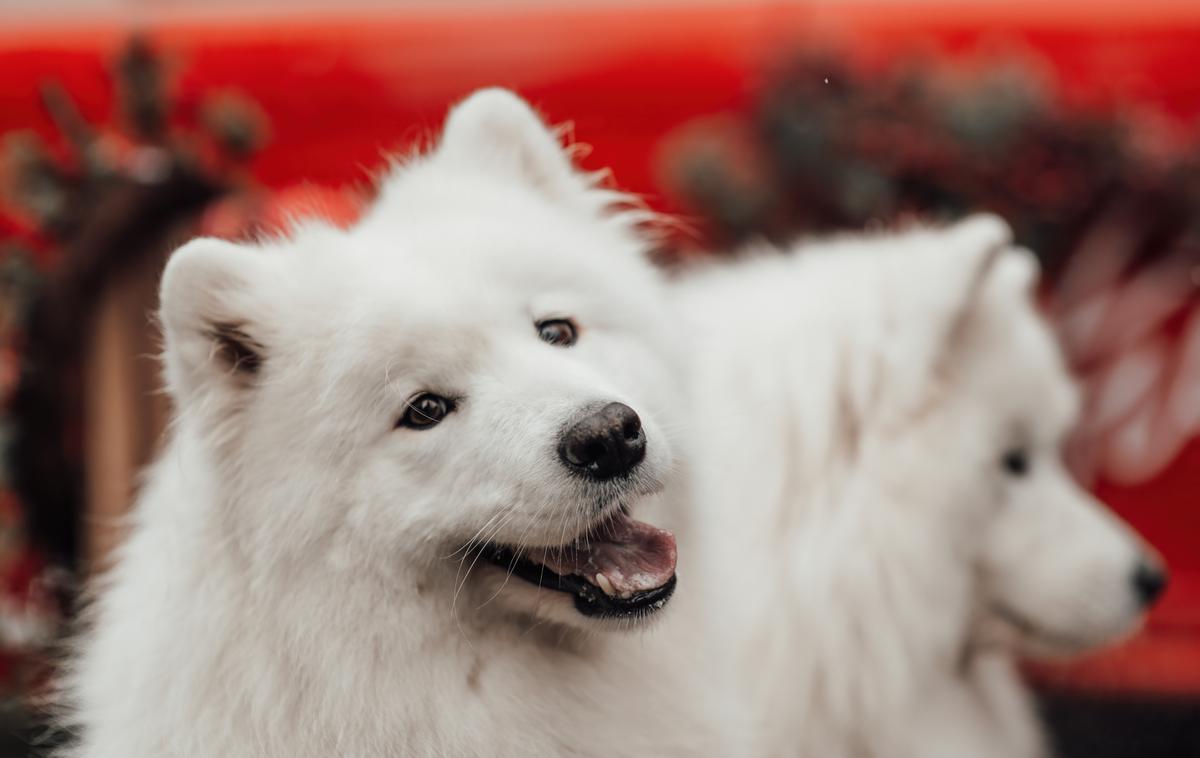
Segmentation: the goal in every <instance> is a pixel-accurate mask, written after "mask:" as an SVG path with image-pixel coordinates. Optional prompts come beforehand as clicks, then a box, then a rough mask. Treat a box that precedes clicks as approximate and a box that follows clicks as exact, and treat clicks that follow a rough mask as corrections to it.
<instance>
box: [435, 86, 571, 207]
mask: <svg viewBox="0 0 1200 758" xmlns="http://www.w3.org/2000/svg"><path fill="white" fill-rule="evenodd" d="M437 155H438V157H439V158H440V159H442V160H447V161H453V162H462V163H465V164H468V165H471V166H474V167H477V168H486V169H490V170H494V171H499V172H503V173H504V174H505V175H506V176H507V177H508V178H511V179H515V180H517V181H520V182H522V183H524V184H526V185H527V186H530V187H533V188H535V189H537V190H538V191H540V192H542V193H544V194H546V195H547V196H548V197H550V198H551V199H564V198H566V197H568V196H570V195H571V194H576V193H579V192H581V191H583V190H584V189H585V188H586V183H585V181H584V179H583V177H582V176H581V175H580V174H579V173H578V172H576V171H575V169H574V167H573V166H572V164H571V160H570V157H569V156H568V155H567V152H566V150H564V148H563V146H562V143H561V142H560V141H559V138H558V136H557V135H556V134H555V133H554V132H553V131H551V130H550V128H549V127H547V126H546V124H545V122H543V121H542V119H541V118H540V117H539V116H538V115H537V114H536V113H535V112H534V110H533V108H531V107H530V106H529V104H528V103H527V102H525V101H524V100H522V99H521V98H520V97H518V96H517V95H516V94H514V93H512V92H510V91H508V90H505V89H498V88H495V89H484V90H479V91H478V92H476V93H474V94H473V95H471V96H470V97H468V98H467V99H466V100H463V101H462V102H461V103H459V104H458V105H457V106H455V107H454V109H453V110H452V111H450V116H449V117H448V118H447V119H446V126H445V129H444V130H443V132H442V138H441V142H440V143H439V145H438V149H437Z"/></svg>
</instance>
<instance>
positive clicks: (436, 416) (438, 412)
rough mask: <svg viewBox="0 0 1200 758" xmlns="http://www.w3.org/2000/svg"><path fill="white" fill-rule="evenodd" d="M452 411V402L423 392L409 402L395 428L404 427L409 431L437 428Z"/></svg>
mask: <svg viewBox="0 0 1200 758" xmlns="http://www.w3.org/2000/svg"><path fill="white" fill-rule="evenodd" d="M452 410H454V401H453V400H448V399H446V398H444V397H442V396H441V395H435V394H433V393H432V392H423V393H421V394H420V395H417V396H416V397H414V398H413V399H412V400H410V401H409V403H408V407H406V408H405V409H404V415H402V416H401V417H400V421H399V422H398V423H397V424H396V426H406V427H408V428H409V429H428V428H430V427H433V426H437V425H438V423H439V422H441V420H442V419H444V418H446V416H447V415H448V414H449V413H450V411H452Z"/></svg>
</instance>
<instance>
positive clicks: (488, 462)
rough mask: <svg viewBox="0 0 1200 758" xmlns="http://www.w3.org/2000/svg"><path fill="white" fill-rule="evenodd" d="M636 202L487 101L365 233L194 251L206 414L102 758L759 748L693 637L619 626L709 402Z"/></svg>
mask: <svg viewBox="0 0 1200 758" xmlns="http://www.w3.org/2000/svg"><path fill="white" fill-rule="evenodd" d="M621 201H622V198H621V196H619V195H617V194H615V193H613V192H611V191H608V190H604V189H601V188H598V187H596V186H595V183H594V182H593V181H591V178H590V177H587V176H584V175H582V174H579V173H577V172H576V171H575V170H574V169H573V167H572V166H571V164H570V161H569V159H568V158H567V157H566V154H565V153H564V151H563V150H562V148H561V146H560V144H559V142H558V139H557V137H556V136H555V135H554V134H553V133H551V132H550V131H548V130H547V129H546V128H545V127H544V126H543V124H542V123H541V122H540V121H539V120H538V118H537V117H536V116H535V115H534V113H533V112H532V111H531V110H530V109H529V107H528V106H526V105H525V104H524V103H523V102H522V101H520V100H519V99H517V98H516V97H515V96H513V95H511V94H510V93H507V92H503V91H483V92H480V93H477V94H476V95H474V96H472V97H471V98H470V99H468V100H467V101H465V102H464V103H463V104H461V105H460V106H458V108H457V109H455V110H454V111H453V113H452V114H451V116H450V117H449V119H448V122H447V125H446V127H445V131H444V134H443V136H442V138H441V140H440V143H439V145H438V146H437V148H436V149H434V150H433V151H432V152H431V153H430V154H428V155H426V156H423V157H419V158H416V159H414V160H413V161H411V162H409V163H408V165H402V166H398V167H397V168H395V170H394V172H393V173H392V175H391V176H389V177H388V178H387V179H386V180H385V183H384V185H383V187H382V194H381V198H380V200H379V201H378V203H377V205H376V206H375V208H374V210H373V211H372V212H370V213H369V214H368V215H367V216H366V218H365V219H364V220H363V221H362V222H361V223H359V224H358V225H357V226H356V227H355V228H353V229H352V230H350V231H349V232H341V231H337V230H335V229H332V228H329V227H326V226H321V225H316V226H308V227H305V228H301V229H298V230H296V231H295V233H294V234H293V235H292V236H291V237H290V238H288V239H284V240H278V241H275V242H266V243H263V244H259V245H237V244H232V243H228V242H221V241H217V240H212V239H200V240H196V241H193V242H191V243H189V244H187V245H185V246H184V247H183V248H182V249H180V250H179V251H177V252H176V253H175V254H174V256H173V257H172V258H171V260H170V263H169V265H168V266H167V270H166V273H165V275H164V277H163V282H162V293H161V300H162V302H161V320H162V323H163V326H164V331H165V340H166V351H165V363H166V375H167V384H168V388H169V391H170V394H171V396H172V398H173V400H174V402H175V406H176V409H177V415H176V418H175V421H174V424H173V429H172V435H171V441H170V443H169V446H168V448H167V449H166V451H165V452H164V454H163V455H162V458H161V460H159V461H158V463H157V464H156V465H155V466H154V467H153V468H152V470H151V471H150V472H149V476H148V480H147V482H146V484H145V487H144V492H143V494H142V495H141V497H140V499H139V502H138V503H137V505H136V510H135V514H134V521H135V525H134V527H133V531H132V534H131V536H130V537H129V539H128V541H127V543H126V544H125V545H124V547H123V549H122V550H121V553H120V556H119V560H118V563H117V565H116V566H115V568H114V570H113V571H112V572H111V574H110V575H109V577H108V578H107V580H106V582H105V585H106V586H105V587H104V588H103V589H102V591H101V593H100V596H99V598H98V601H97V603H96V607H95V609H94V612H93V617H94V618H93V625H94V629H93V631H92V632H91V633H90V635H89V636H88V637H87V639H86V640H85V641H84V644H83V649H82V655H81V657H80V659H79V660H78V662H77V665H76V670H75V672H74V675H73V677H72V684H71V685H70V686H69V688H68V691H69V700H70V702H69V704H68V705H69V708H70V709H71V710H72V711H73V714H72V716H71V718H72V720H73V722H74V723H75V724H76V728H77V729H78V731H79V734H80V744H79V745H78V746H77V747H75V748H74V749H73V752H72V753H71V754H73V755H74V754H77V755H79V756H83V757H85V758H132V757H134V756H139V757H141V756H145V757H147V758H148V757H149V756H155V757H156V758H185V757H186V758H203V757H205V756H212V757H213V758H236V757H237V756H256V757H260V758H266V757H270V758H305V757H306V756H307V757H311V758H330V757H331V756H347V757H348V758H372V757H375V756H378V757H380V758H383V757H385V756H386V757H387V758H395V757H396V756H446V757H447V758H451V757H458V756H563V755H570V756H683V755H689V756H690V755H719V754H724V753H729V752H730V751H731V750H732V748H729V747H727V746H726V745H725V744H724V743H722V742H720V741H719V739H720V735H719V734H718V730H719V729H723V728H725V726H724V725H725V724H727V723H728V719H726V718H717V717H716V716H717V715H719V712H718V711H715V710H710V706H709V705H708V704H707V700H708V698H707V696H706V695H705V693H708V692H712V690H710V689H709V688H707V687H705V686H703V683H702V682H701V681H700V680H699V679H698V677H701V676H704V675H705V674H706V669H705V667H704V666H703V665H701V664H702V663H703V661H702V660H699V657H700V656H701V655H702V654H703V651H702V648H700V647H699V646H696V645H687V644H680V641H681V640H684V639H686V638H687V637H688V635H689V634H690V632H688V630H686V629H683V630H680V631H679V632H678V633H676V634H671V635H669V636H668V637H667V639H668V640H669V641H668V642H666V644H663V643H662V642H661V640H663V638H664V634H665V633H666V632H668V631H669V629H670V625H669V624H667V625H663V626H662V627H661V628H660V629H655V630H651V632H648V633H647V634H645V635H636V636H631V635H623V634H618V633H616V632H617V631H619V630H620V629H624V628H638V627H641V626H643V624H644V622H645V621H647V620H649V619H650V618H651V617H654V616H656V615H658V612H659V610H660V609H661V608H662V607H663V606H664V605H665V604H666V603H667V601H668V599H669V598H670V597H671V594H672V592H673V590H674V588H675V560H676V558H675V542H674V538H673V537H672V535H671V534H670V533H669V532H665V531H662V530H660V529H657V528H654V527H651V526H649V525H647V524H645V523H643V522H640V521H636V520H634V519H633V518H632V517H631V516H630V515H629V514H630V511H631V510H636V509H639V508H641V507H643V505H644V504H643V502H642V501H645V500H650V499H653V498H654V497H655V496H656V493H658V492H660V491H661V490H663V489H664V488H667V489H670V488H671V479H672V475H673V472H674V470H675V469H674V468H673V464H672V453H671V449H672V445H671V440H670V439H669V437H670V433H671V431H672V430H673V428H674V427H675V425H676V424H675V422H674V421H673V420H672V415H673V414H675V413H678V412H680V410H681V409H680V407H679V402H678V400H679V399H678V398H677V397H676V395H677V382H676V377H677V375H678V366H677V365H676V363H677V360H678V359H677V356H676V350H675V345H676V343H677V340H676V339H675V336H674V334H673V329H674V324H673V321H672V318H671V316H670V314H669V312H668V311H667V310H666V302H665V298H664V297H663V295H662V293H661V290H660V282H659V280H658V277H657V275H656V274H655V272H654V271H653V269H652V268H651V267H650V266H649V265H648V264H647V263H645V262H644V260H643V256H642V253H643V246H644V241H643V240H642V239H641V238H640V237H639V236H638V234H636V233H635V231H634V227H635V226H636V225H637V222H638V220H639V214H638V212H636V211H629V210H622V209H621V208H620V207H618V206H619V205H620V203H621ZM635 409H636V410H635ZM693 677H695V678H697V680H696V681H691V678H693ZM681 693H687V696H686V697H684V696H681ZM714 694H715V693H714Z"/></svg>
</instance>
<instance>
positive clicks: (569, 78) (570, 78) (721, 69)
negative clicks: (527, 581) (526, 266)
mask: <svg viewBox="0 0 1200 758" xmlns="http://www.w3.org/2000/svg"><path fill="white" fill-rule="evenodd" d="M9 21H10V22H9V23H7V24H6V26H5V27H4V28H2V29H0V133H3V132H6V131H9V130H14V129H30V128H32V129H34V130H35V131H38V132H39V133H41V134H42V135H43V136H45V137H46V139H48V140H51V141H53V140H54V139H56V138H57V137H56V133H55V131H54V129H53V128H52V124H51V122H50V121H49V118H48V116H47V114H46V113H45V111H44V110H43V108H42V107H41V105H40V103H39V99H38V96H37V87H38V85H39V83H40V82H42V81H44V80H46V79H55V80H57V81H58V82H60V83H61V84H62V85H63V86H64V88H65V89H66V90H67V91H68V92H70V94H71V95H72V96H73V97H74V98H75V99H76V100H77V102H78V104H79V106H80V109H81V110H82V112H83V114H84V115H85V116H86V117H87V118H88V119H89V120H92V121H96V122H103V121H105V120H107V119H108V118H109V116H110V114H111V110H112V101H113V93H112V91H111V84H110V82H111V79H110V77H109V76H108V71H107V67H108V66H109V65H111V61H113V60H114V58H115V57H116V54H117V53H118V51H119V50H120V49H121V47H122V45H123V44H124V43H125V42H126V41H127V39H128V36H129V33H130V32H131V31H140V32H144V33H146V35H147V36H148V38H149V39H150V40H151V42H152V44H153V45H154V46H155V47H156V48H157V49H159V50H160V51H162V52H163V53H165V54H166V56H167V59H168V60H169V61H170V63H171V66H172V68H173V70H174V71H175V73H176V76H175V78H174V80H173V81H174V85H173V86H174V92H175V96H176V98H177V100H178V103H179V105H180V108H179V113H180V119H181V122H182V123H189V122H195V120H196V119H198V118H199V114H198V104H199V98H200V95H201V93H209V92H211V91H212V90H213V89H221V88H229V89H234V90H237V91H239V92H241V93H243V94H245V95H248V96H249V97H250V98H252V99H253V100H255V101H257V102H258V103H259V104H260V105H261V106H262V107H263V109H264V110H265V111H266V113H267V115H268V118H269V121H270V131H271V142H270V144H269V145H268V147H267V149H265V150H264V151H263V152H262V153H261V154H260V155H259V156H258V157H257V158H255V159H254V161H253V163H252V164H251V171H252V173H253V175H254V177H255V178H256V179H257V180H258V181H260V182H261V183H263V184H265V185H267V186H269V187H271V188H275V189H284V188H290V187H293V186H294V185H297V184H300V183H309V184H314V185H319V186H329V187H340V186H344V185H347V184H359V185H362V184H365V183H366V182H367V181H368V179H369V177H370V174H371V171H372V170H373V169H375V168H377V167H379V166H380V165H381V164H382V156H383V154H384V151H388V150H392V151H394V150H404V149H406V148H407V147H409V146H411V145H413V144H416V143H420V142H421V141H422V140H426V139H428V138H429V137H430V136H431V135H432V134H434V133H435V132H436V128H437V126H438V125H439V123H440V121H441V119H442V117H443V115H444V113H445V110H446V108H447V106H448V105H449V104H450V103H452V102H453V101H455V100H456V99H458V98H461V97H463V96H464V95H466V94H467V93H468V92H470V91H471V90H473V89H475V88H477V87H480V86H486V85H503V86H508V87H512V88H514V89H516V90H518V91H520V92H521V93H522V94H523V95H525V96H526V97H528V98H529V99H531V100H532V101H533V102H534V103H535V104H536V105H537V106H538V107H539V108H540V109H541V110H542V111H543V113H544V114H545V115H546V117H547V118H548V119H549V120H550V121H552V122H562V121H567V120H570V121H571V122H572V123H573V124H574V133H575V135H576V136H577V138H578V139H579V140H581V141H583V142H585V143H587V144H589V145H591V146H592V147H593V151H592V152H591V154H590V155H587V156H586V157H585V158H583V160H582V162H583V164H584V165H585V166H586V167H588V168H593V169H595V168H601V167H605V166H610V167H612V168H613V169H614V171H615V176H616V180H617V182H618V183H619V184H620V185H621V186H623V187H624V188H627V189H630V190H633V191H636V192H639V193H642V194H643V195H645V196H646V198H647V200H648V201H649V202H650V204H651V205H653V206H655V207H656V208H658V209H660V210H667V211H677V210H678V208H675V207H673V206H672V203H671V201H670V200H669V198H667V197H666V196H665V194H664V193H663V192H662V190H661V187H660V175H659V170H658V167H657V165H656V159H657V156H658V154H659V152H658V149H659V143H660V140H661V139H662V138H663V136H664V135H666V134H667V133H668V132H670V131H672V130H673V129H675V128H676V127H678V126H680V125H681V124H683V123H685V122H687V121H688V120H690V119H692V118H695V117H698V116H707V115H712V114H716V113H720V112H724V111H735V110H741V109H745V108H747V107H748V106H749V105H750V104H751V103H752V102H753V98H754V95H755V93H756V91H757V90H758V88H759V87H760V85H761V81H762V77H763V76H764V72H766V71H768V70H770V67H771V66H772V65H773V64H774V63H775V62H776V61H778V60H779V58H780V55H781V52H782V51H783V50H786V49H788V48H790V47H792V46H794V45H796V44H801V43H802V44H805V45H808V46H809V47H810V48H812V47H831V48H835V49H846V50H848V51H850V53H851V54H852V55H853V56H854V57H856V58H857V59H858V60H859V62H861V63H862V64H863V65H865V66H866V67H867V68H868V70H869V69H870V68H871V67H874V66H882V65H884V64H885V63H887V62H888V61H890V60H893V59H894V58H895V57H896V56H897V55H899V54H902V53H903V54H908V53H911V52H912V51H913V50H918V51H922V52H925V53H928V54H934V55H950V56H954V55H959V54H962V53H967V52H971V51H975V50H978V49H980V48H981V47H997V48H1005V49H1013V50H1021V51H1029V52H1031V53H1033V54H1035V55H1036V56H1037V57H1039V58H1040V59H1042V60H1044V61H1045V62H1046V63H1047V64H1048V65H1049V66H1050V67H1051V68H1052V69H1053V71H1054V73H1055V74H1056V76H1057V78H1058V80H1059V82H1060V83H1061V84H1062V86H1063V94H1064V96H1065V97H1067V98H1069V99H1071V100H1073V101H1077V102H1079V103H1090V104H1101V105H1104V104H1112V103H1122V104H1138V103H1144V104H1149V105H1153V106H1154V107H1156V108H1159V109H1161V110H1162V111H1163V112H1165V113H1166V114H1168V115H1169V116H1170V117H1171V118H1174V119H1176V120H1178V121H1180V122H1181V123H1182V122H1187V123H1200V76H1198V75H1197V71H1200V2H1194V1H1193V0H1186V1H1185V2H1177V1H1174V0H1169V1H1167V2H1154V3H1140V4H1129V3H1116V2H1101V3H1089V2H1062V3H1058V4H1053V5H1052V4H1047V3H1040V2H1029V1H1028V0H1019V1H1018V2H1011V3H1004V4H1002V3H987V4H983V5H970V4H965V3H964V4H962V5H959V4H949V3H898V2H878V3H870V2H853V1H851V2H845V3H838V4H830V5H826V4H822V3H799V4H769V3H736V4H729V5H723V4H720V3H706V4H703V5H702V6H700V7H698V8H685V7H681V6H667V7H651V8H633V7H619V6H617V7H614V6H605V7H594V6H586V7H576V8H569V9H568V8H554V9H550V8H548V7H545V8H540V9H523V10H500V9H495V8H492V7H481V8H467V7H463V6H457V7H454V8H452V9H451V8H443V9H439V8H436V7H434V6H433V5H432V4H429V5H421V6H419V7H417V8H413V9H406V10H405V11H403V13H400V12H397V11H389V12H387V13H381V12H368V11H354V10H347V11H343V12H339V13H336V14H335V13H328V12H325V13H321V14H311V15H269V16H261V17H255V16H253V15H251V14H250V13H249V12H243V13H239V14H236V16H234V17H232V18H224V19H217V18H213V17H209V16H205V15H191V16H186V15H182V14H181V13H176V14H174V15H173V14H171V13H167V14H165V15H164V14H160V15H155V16H153V17H147V18H145V19H142V20H140V21H139V22H137V23H134V22H131V21H129V20H120V21H117V20H108V21H90V22H84V21H72V20H69V19H68V20H64V19H61V18H56V19H54V20H53V21H45V22H39V21H36V20H24V21H22V20H20V19H15V20H14V19H10V20H9ZM301 194H303V193H301ZM1099 489H1100V492H1101V494H1102V496H1103V497H1105V498H1106V499H1107V501H1108V502H1109V503H1111V504H1112V505H1113V506H1114V507H1115V508H1116V509H1117V510H1118V511H1120V512H1121V513H1122V514H1123V515H1125V516H1126V517H1127V518H1129V519H1130V520H1131V521H1132V522H1133V523H1134V524H1135V525H1136V526H1137V527H1138V528H1139V529H1140V530H1141V531H1142V532H1143V533H1144V534H1145V535H1146V536H1147V537H1148V539H1149V540H1150V541H1151V542H1152V543H1154V544H1155V545H1156V546H1158V547H1159V548H1160V549H1161V550H1162V551H1163V552H1164V553H1165V554H1166V556H1167V558H1168V561H1169V563H1170V564H1171V567H1172V570H1173V575H1174V582H1173V585H1172V588H1171V590H1170V591H1169V593H1168V595H1167V597H1166V599H1165V601H1164V602H1163V603H1162V605H1161V606H1160V607H1159V608H1158V609H1157V610H1156V612H1155V614H1154V616H1153V618H1152V621H1151V624H1150V629H1149V631H1148V633H1147V634H1145V635H1143V636H1142V637H1140V638H1139V639H1138V640H1136V641H1134V642H1133V643H1131V644H1130V645H1127V646H1125V647H1124V648H1122V649H1120V650H1118V651H1115V652H1113V653H1110V654H1106V655H1104V656H1100V657H1098V658H1095V659H1093V660H1091V661H1088V662H1085V663H1083V664H1080V665H1076V666H1073V667H1071V668H1069V669H1050V670H1049V671H1044V672H1042V673H1041V676H1043V677H1044V678H1045V679H1047V680H1048V681H1051V682H1054V683H1057V684H1059V685H1063V686H1082V687H1088V688H1092V689H1119V690H1126V691H1139V692H1155V693H1166V694H1190V695H1200V508H1198V507H1197V505H1196V499H1197V498H1196V493H1197V492H1198V491H1200V440H1193V441H1192V443H1191V444H1190V445H1189V446H1188V447H1187V449H1186V450H1185V451H1184V452H1183V453H1182V454H1181V455H1180V457H1179V458H1178V459H1177V460H1176V461H1175V463H1174V464H1172V466H1171V467H1170V469H1169V470H1168V471H1167V472H1166V473H1165V474H1163V475H1160V476H1158V477H1157V478H1155V479H1154V480H1152V481H1150V482H1148V483H1146V484H1143V485H1139V486H1136V487H1128V486H1126V487H1122V486H1117V485H1115V484H1105V483H1101V485H1100V487H1099Z"/></svg>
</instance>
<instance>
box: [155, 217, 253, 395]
mask: <svg viewBox="0 0 1200 758" xmlns="http://www.w3.org/2000/svg"><path fill="white" fill-rule="evenodd" d="M270 263H271V261H268V260H267V256H266V255H264V254H263V253H262V252H261V251H260V250H257V249H254V248H251V247H248V246H244V245H238V244H234V243H232V242H224V241H222V240H217V239H210V238H201V239H196V240H192V241H191V242H188V243H187V244H186V245H184V246H183V247H181V248H179V249H178V250H176V251H175V253H174V254H173V255H172V256H171V259H170V261H168V263H167V267H166V270H165V271H164V272H163V277H162V285H161V287H160V290H159V318H160V321H161V323H162V327H163V337H164V341H165V359H164V360H165V364H166V375H167V385H168V387H169V389H170V391H171V393H172V395H174V397H175V399H176V401H177V402H178V404H179V405H180V406H181V407H185V406H186V407H196V408H209V409H212V410H217V409H224V406H225V404H226V403H225V401H228V400H230V399H233V398H236V397H237V396H239V395H240V394H242V393H244V392H246V391H248V388H250V387H251V386H252V385H253V384H254V382H255V380H256V379H257V378H258V377H259V374H260V372H261V371H262V370H263V367H264V364H265V363H266V361H268V360H269V356H268V355H267V347H266V343H267V340H266V338H265V329H266V321H267V318H266V311H267V310H268V308H267V306H266V304H265V302H264V293H265V292H266V291H267V288H268V287H269V285H270V280H271V271H270V269H271V268H272V267H271V266H270V265H269V264H270Z"/></svg>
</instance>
